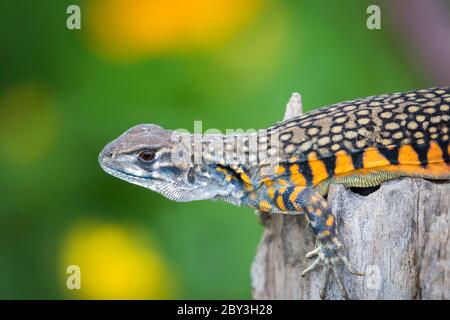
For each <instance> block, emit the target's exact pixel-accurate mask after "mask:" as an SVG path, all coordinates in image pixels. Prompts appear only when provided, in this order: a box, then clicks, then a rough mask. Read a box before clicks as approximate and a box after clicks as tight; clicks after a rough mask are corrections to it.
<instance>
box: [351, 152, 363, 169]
mask: <svg viewBox="0 0 450 320" xmlns="http://www.w3.org/2000/svg"><path fill="white" fill-rule="evenodd" d="M351 157H352V162H353V167H354V168H355V169H362V168H364V165H363V152H361V151H358V152H355V153H352V154H351Z"/></svg>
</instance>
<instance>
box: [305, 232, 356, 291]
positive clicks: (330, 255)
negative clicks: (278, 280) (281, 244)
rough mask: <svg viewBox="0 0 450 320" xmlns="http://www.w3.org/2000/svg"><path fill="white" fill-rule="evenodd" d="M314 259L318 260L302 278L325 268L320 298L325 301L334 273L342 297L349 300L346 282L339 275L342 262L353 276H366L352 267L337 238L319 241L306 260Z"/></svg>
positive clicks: (308, 268) (307, 269)
mask: <svg viewBox="0 0 450 320" xmlns="http://www.w3.org/2000/svg"><path fill="white" fill-rule="evenodd" d="M314 257H317V258H316V259H315V260H314V262H313V263H312V264H311V265H310V266H308V267H307V268H306V269H305V270H303V272H302V273H301V276H302V277H305V276H306V275H308V274H310V273H311V272H313V271H315V270H317V269H318V268H319V267H320V266H323V267H324V269H325V270H324V280H323V281H322V285H321V289H320V298H321V299H325V297H326V292H327V288H328V283H329V279H330V274H331V273H333V276H334V278H335V279H336V283H337V285H338V287H339V291H340V292H341V295H342V297H343V298H344V299H345V300H348V299H349V296H348V293H347V290H346V289H345V286H344V282H343V281H342V277H341V275H339V273H338V271H337V264H338V263H339V262H340V261H341V262H343V263H344V265H345V267H346V268H347V270H348V271H349V272H350V273H351V274H354V275H357V276H364V273H362V272H358V271H356V269H355V268H354V267H353V266H352V264H351V263H350V261H349V260H348V259H347V257H346V256H345V255H343V254H342V244H341V243H340V242H339V240H337V238H334V239H333V240H329V239H321V240H319V246H318V247H317V248H315V249H314V250H312V251H311V252H308V253H307V254H306V258H308V259H310V258H314Z"/></svg>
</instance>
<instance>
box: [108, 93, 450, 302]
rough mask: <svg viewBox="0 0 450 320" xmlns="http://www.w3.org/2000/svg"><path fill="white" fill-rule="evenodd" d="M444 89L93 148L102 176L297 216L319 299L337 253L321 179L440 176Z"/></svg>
mask: <svg viewBox="0 0 450 320" xmlns="http://www.w3.org/2000/svg"><path fill="white" fill-rule="evenodd" d="M449 106H450V87H435V88H429V89H421V90H414V91H408V92H397V93H392V94H382V95H376V96H370V97H366V98H359V99H355V100H349V101H345V102H341V103H336V104H332V105H328V106H325V107H322V108H318V109H315V110H313V111H310V112H307V113H304V114H302V115H300V116H297V117H293V118H290V119H288V120H285V121H283V122H279V123H277V124H275V125H273V126H271V127H269V128H266V129H261V130H259V131H256V132H248V133H240V134H227V135H220V134H195V133H194V134H189V133H186V132H178V131H177V130H165V129H163V128H161V127H160V126H158V125H155V124H141V125H137V126H134V127H132V128H130V129H128V130H127V131H126V132H125V133H123V134H122V135H120V136H119V137H118V138H117V139H115V140H113V141H112V142H110V143H108V144H107V145H106V146H105V147H104V149H103V150H102V151H101V153H100V154H99V163H100V165H101V167H102V168H103V169H104V171H106V172H107V173H109V174H111V175H112V176H115V177H117V178H120V179H122V180H125V181H127V182H129V183H132V184H136V185H139V186H142V187H145V188H148V189H150V190H153V191H155V192H158V193H160V194H162V195H163V196H165V197H166V198H168V199H171V200H174V201H180V202H185V201H193V200H206V199H213V200H215V199H219V200H223V201H226V202H229V203H231V204H234V205H242V206H247V207H250V208H254V209H256V210H259V211H261V212H265V213H269V214H272V213H279V214H303V215H304V216H305V217H306V219H307V221H308V225H309V226H310V228H311V229H312V231H313V233H314V235H315V237H316V245H317V246H316V247H315V248H314V249H313V250H312V251H311V252H309V253H308V254H307V255H306V257H307V258H315V260H314V261H313V262H312V264H310V266H308V267H307V268H306V269H305V270H304V271H303V272H302V273H301V276H306V275H307V274H309V273H311V272H313V271H316V270H317V269H319V267H320V266H322V267H323V269H324V272H325V277H324V279H325V280H324V281H323V283H321V284H320V287H321V290H320V297H321V298H322V299H323V298H325V297H326V290H327V286H328V285H329V278H330V275H331V274H333V276H334V278H335V281H336V283H337V285H338V287H339V289H340V291H341V294H342V296H343V298H345V299H348V298H349V296H348V293H347V291H346V289H345V286H344V284H343V281H342V278H341V275H340V274H339V273H338V271H337V268H336V266H337V265H338V263H343V264H344V265H345V266H346V269H347V270H348V271H349V272H350V273H352V274H355V275H360V276H362V275H364V274H363V273H362V272H358V271H357V270H356V269H355V268H354V267H353V265H352V264H351V263H350V261H349V259H348V258H347V257H346V255H345V253H344V246H343V244H342V243H341V241H340V240H339V235H338V234H337V232H336V219H335V217H334V215H333V213H332V212H331V209H330V206H329V205H328V203H327V200H326V196H327V193H328V189H329V186H330V184H343V185H344V186H345V187H374V186H378V185H380V184H381V183H383V182H385V181H389V180H394V179H398V178H401V177H421V178H425V179H429V180H450V156H449V154H450V144H449V131H448V130H449V122H450V112H449V108H450V107H449Z"/></svg>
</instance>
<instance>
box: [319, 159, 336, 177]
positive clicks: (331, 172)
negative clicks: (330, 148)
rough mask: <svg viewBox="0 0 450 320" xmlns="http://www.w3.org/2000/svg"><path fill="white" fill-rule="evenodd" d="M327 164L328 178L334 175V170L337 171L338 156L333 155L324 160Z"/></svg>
mask: <svg viewBox="0 0 450 320" xmlns="http://www.w3.org/2000/svg"><path fill="white" fill-rule="evenodd" d="M322 162H323V163H324V164H325V168H326V169H327V173H328V177H331V176H333V175H334V169H336V156H335V155H334V154H333V155H331V156H329V157H327V158H325V159H323V160H322Z"/></svg>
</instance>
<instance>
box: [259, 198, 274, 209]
mask: <svg viewBox="0 0 450 320" xmlns="http://www.w3.org/2000/svg"><path fill="white" fill-rule="evenodd" d="M271 209H272V205H271V204H270V203H269V201H267V200H262V201H261V202H260V203H259V210H261V211H263V212H269V211H270V210H271Z"/></svg>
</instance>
